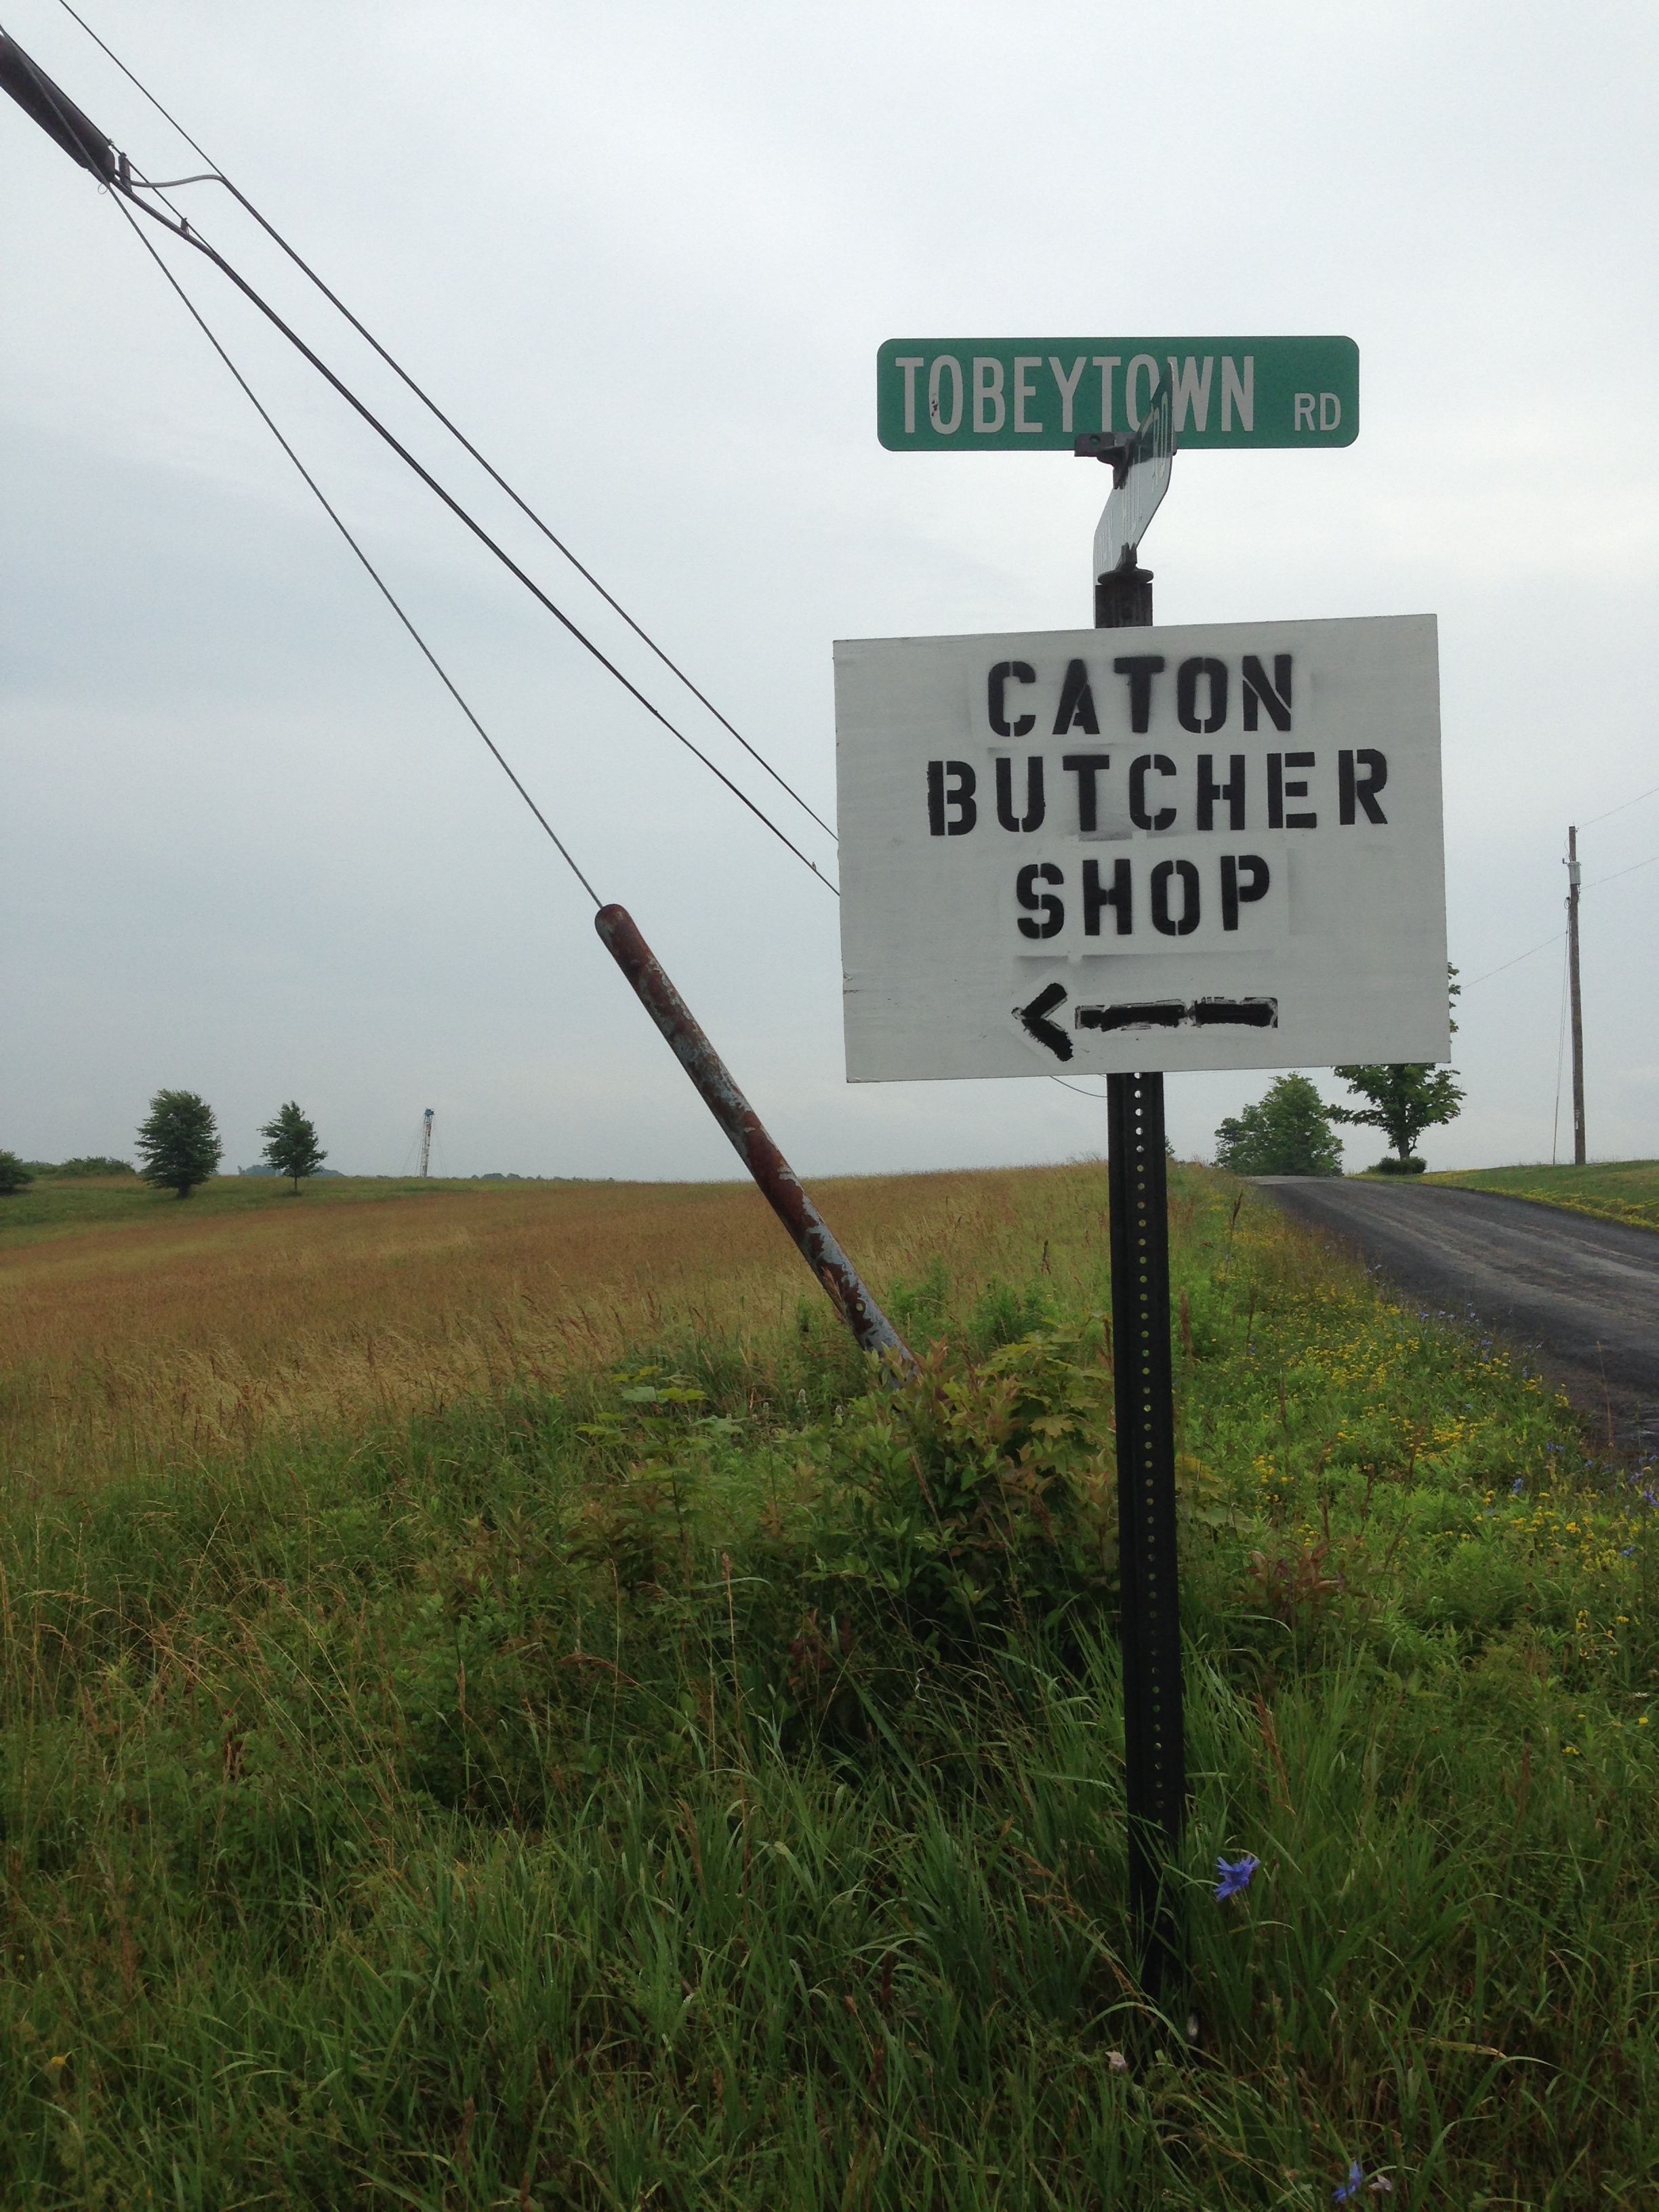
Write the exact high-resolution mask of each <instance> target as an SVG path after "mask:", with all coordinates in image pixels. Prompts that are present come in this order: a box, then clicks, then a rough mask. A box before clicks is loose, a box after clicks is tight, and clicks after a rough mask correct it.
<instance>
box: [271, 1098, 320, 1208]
mask: <svg viewBox="0 0 1659 2212" xmlns="http://www.w3.org/2000/svg"><path fill="white" fill-rule="evenodd" d="M259 1134H260V1135H261V1136H262V1137H263V1138H264V1140H265V1150H264V1158H265V1160H266V1162H267V1164H269V1165H270V1166H271V1167H273V1168H275V1169H276V1172H277V1174H278V1175H285V1176H293V1178H294V1188H295V1192H296V1193H297V1192H298V1190H299V1188H300V1178H301V1176H308V1175H315V1174H316V1172H317V1170H318V1169H319V1167H321V1165H322V1164H323V1162H324V1161H325V1159H326V1158H328V1154H327V1153H326V1152H325V1151H324V1150H323V1148H322V1146H320V1145H319V1143H318V1142H317V1131H316V1127H315V1126H314V1124H313V1123H312V1122H310V1121H307V1119H306V1117H305V1115H303V1114H302V1113H301V1111H300V1109H299V1107H298V1106H297V1105H296V1104H295V1102H294V1101H293V1099H291V1098H290V1099H289V1103H288V1104H287V1105H286V1106H284V1107H283V1110H282V1111H281V1113H280V1114H278V1115H277V1116H276V1120H275V1121H267V1122H266V1123H265V1126H264V1128H263V1129H261V1130H260V1132H259Z"/></svg>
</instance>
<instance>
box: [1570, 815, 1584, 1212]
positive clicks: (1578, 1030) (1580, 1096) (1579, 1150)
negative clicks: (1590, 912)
mask: <svg viewBox="0 0 1659 2212" xmlns="http://www.w3.org/2000/svg"><path fill="white" fill-rule="evenodd" d="M1567 989H1568V992H1569V994H1571V1001H1572V1162H1573V1165H1574V1166H1575V1167H1580V1168H1582V1167H1583V1164H1584V1008H1583V1000H1582V999H1581V997H1580V995H1579V990H1578V831H1577V828H1572V829H1569V830H1568V831H1567Z"/></svg>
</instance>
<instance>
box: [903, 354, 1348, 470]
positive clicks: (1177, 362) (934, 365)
mask: <svg viewBox="0 0 1659 2212" xmlns="http://www.w3.org/2000/svg"><path fill="white" fill-rule="evenodd" d="M1166 387H1167V389H1168V391H1169V394H1170V418H1171V428H1172V429H1173V431H1174V434H1175V437H1176V443H1177V444H1178V445H1179V446H1180V447H1181V448H1182V451H1183V452H1187V451H1191V450H1192V449H1193V448H1194V447H1200V446H1351V445H1352V443H1353V441H1354V440H1355V438H1357V437H1358V435H1359V349H1358V346H1357V345H1356V344H1355V343H1354V342H1353V340H1352V338H1335V337H1324V338H889V339H888V340H887V341H886V343H884V345H882V346H881V347H880V348H879V349H878V351H877V354H876V433H877V435H878V437H879V438H880V440H881V442H882V444H883V445H884V446H885V447H887V449H888V450H889V452H890V453H1070V452H1072V451H1073V448H1074V447H1075V444H1076V441H1077V440H1078V439H1079V438H1081V437H1085V436H1087V435H1090V434H1091V433H1098V432H1101V431H1118V432H1121V431H1124V430H1137V429H1139V427H1140V424H1141V422H1142V420H1143V418H1144V417H1145V416H1146V411H1147V409H1148V408H1149V407H1150V405H1151V404H1152V400H1153V398H1155V397H1156V395H1157V394H1158V392H1162V391H1164V389H1165V388H1166Z"/></svg>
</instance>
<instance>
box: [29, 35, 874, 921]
mask: <svg viewBox="0 0 1659 2212" xmlns="http://www.w3.org/2000/svg"><path fill="white" fill-rule="evenodd" d="M0 82H3V83H4V86H5V89H6V90H7V91H8V92H9V93H10V94H12V96H13V97H14V99H15V100H17V101H18V103H19V105H20V106H23V107H24V108H25V109H26V110H27V112H29V113H30V114H32V115H33V118H34V119H35V120H36V121H37V122H38V123H40V125H41V127H42V128H43V129H44V130H46V132H47V133H48V135H49V136H51V137H53V138H54V139H56V140H57V142H58V144H59V145H60V146H62V147H63V149H64V151H65V152H66V153H68V154H69V155H70V158H71V159H72V160H74V161H77V162H79V163H80V165H81V166H82V167H83V168H88V169H90V170H92V171H93V173H94V174H95V175H97V176H99V177H100V178H101V179H102V180H103V181H104V182H105V183H106V185H109V186H110V187H111V189H112V192H115V193H119V194H120V195H122V196H123V197H125V202H126V205H127V206H128V207H129V208H134V209H137V211H138V213H139V214H141V215H143V216H148V217H149V220H150V221H151V222H154V223H155V224H156V225H158V226H159V227H160V228H161V229H163V230H165V231H167V233H168V234H169V235H171V236H173V237H175V238H179V239H182V240H184V241H185V244H186V245H188V246H193V247H195V249H196V250H197V252H199V253H200V254H201V255H202V256H203V257H204V259H206V260H208V261H210V262H211V263H212V264H213V265H214V266H215V268H216V269H218V270H220V271H221V273H222V275H224V276H227V277H228V278H229V280H230V282H231V283H233V284H234V286H235V287H236V289H237V290H238V291H240V293H241V294H242V295H244V297H245V298H246V299H247V300H248V301H251V302H252V305H253V306H254V307H258V310H259V312H260V313H261V314H263V315H264V317H265V319H266V320H267V321H268V322H270V324H271V325H273V327H274V328H276V330H277V331H280V332H281V333H282V335H283V337H285V338H287V340H288V341H289V344H290V345H292V346H293V347H294V348H295V350H296V351H297V352H298V353H299V354H301V356H303V358H304V359H305V360H306V361H307V362H310V364H311V366H312V367H313V368H314V369H316V371H317V373H318V374H319V375H320V376H321V377H322V378H323V379H324V380H325V382H327V383H328V384H330V385H331V386H333V388H334V390H335V391H337V392H338V393H339V394H340V396H341V398H343V399H344V400H345V402H346V403H347V404H348V405H349V407H351V408H352V409H353V410H354V411H355V412H356V414H358V415H359V416H362V420H363V421H364V422H367V423H368V426H369V427H370V428H371V429H373V430H374V432H375V434H376V435H378V436H379V437H380V438H381V439H382V440H383V441H385V443H386V445H388V446H389V447H391V448H392V451H393V452H394V453H396V454H397V455H398V458H399V459H401V460H402V461H403V462H404V464H405V465H406V466H407V467H409V468H410V470H412V471H413V472H414V473H415V474H416V476H418V477H420V479H421V481H422V483H424V484H425V485H426V486H427V487H428V489H429V490H431V491H432V492H434V493H435V495H436V496H437V497H438V498H439V499H440V500H441V501H442V502H443V503H444V505H445V506H446V507H448V508H449V510H450V512H451V513H453V514H454V515H455V517H456V518H457V520H459V521H460V522H462V523H464V524H465V526H466V528H467V529H469V530H470V531H471V532H472V534H473V536H474V537H475V538H477V539H478V540H479V542H480V544H483V545H484V546H485V547H487V548H488V550H489V551H490V552H491V553H493V554H494V555H495V558H496V559H497V560H498V561H499V562H501V565H502V567H503V568H506V569H507V571H508V573H509V574H512V575H513V576H514V577H516V578H517V580H519V582H520V583H521V584H522V585H523V586H524V587H525V589H526V591H527V592H529V593H530V594H531V596H532V599H535V600H536V601H537V602H538V605H541V606H543V607H544V608H545V609H546V611H548V613H549V614H550V615H552V616H553V617H554V618H555V620H556V621H557V622H559V623H562V626H563V627H564V629H566V630H567V631H568V633H569V634H570V635H571V636H572V637H574V639H575V640H576V641H577V643H578V644H579V645H580V646H581V647H583V649H584V651H586V652H587V653H590V654H592V658H593V659H595V660H597V661H598V662H599V665H600V666H601V667H602V668H604V669H605V671H607V673H608V674H610V675H611V676H613V677H615V678H616V680H617V683H618V684H621V685H622V687H623V690H625V691H626V692H627V693H628V694H629V696H630V697H631V698H633V699H635V700H636V701H637V702H639V704H640V705H641V707H643V708H645V711H646V712H647V714H649V715H650V716H651V718H652V720H653V721H655V722H657V723H659V724H660V726H662V727H663V728H664V729H665V730H666V731H667V732H668V734H669V735H670V736H671V738H674V739H675V741H676V743H678V744H681V745H684V748H685V750H687V751H688V752H689V753H690V754H691V755H692V757H694V758H695V759H696V760H698V761H701V762H702V765H703V766H704V767H705V768H706V769H708V772H709V774H710V775H713V776H714V777H715V778H717V780H718V781H720V783H722V784H724V785H725V787H726V789H727V790H728V791H729V792H730V793H732V797H733V798H734V799H737V800H738V801H739V803H740V804H741V805H744V806H745V807H747V809H748V810H749V811H750V813H751V814H752V815H753V816H754V817H755V818H756V820H757V821H758V822H760V823H763V825H764V827H765V828H766V829H769V831H770V832H771V834H772V835H773V836H775V838H776V839H777V840H778V842H779V843H780V844H781V845H783V846H785V847H786V848H787V849H788V850H789V851H790V852H791V853H792V854H793V855H794V857H795V858H796V860H799V862H800V863H801V865H802V866H803V867H805V868H807V869H809V870H810V871H811V873H812V875H813V876H814V877H815V878H816V879H817V881H818V882H819V883H821V884H823V887H824V889H825V890H828V891H829V892H830V893H831V895H832V896H836V897H839V896H840V893H839V891H838V890H836V886H835V884H832V883H831V882H830V881H829V878H827V877H826V876H825V875H824V874H823V872H822V871H821V870H820V869H819V867H818V866H817V862H816V861H814V860H811V859H809V858H808V856H807V855H806V854H805V853H804V852H802V850H801V848H800V847H799V845H797V844H796V842H794V840H793V837H791V836H788V835H787V833H786V832H785V831H784V830H783V829H781V828H780V827H779V825H778V824H777V823H775V821H773V819H772V817H770V815H769V814H768V813H767V812H766V811H765V809H764V808H763V807H761V806H758V805H756V803H755V801H754V800H753V799H751V798H750V796H749V794H748V793H747V792H746V791H744V789H743V788H742V787H741V786H740V785H738V784H736V783H734V782H733V781H732V778H731V777H730V776H729V775H726V772H725V770H724V769H721V768H720V767H718V766H717V765H716V764H715V763H714V762H713V761H712V760H710V759H709V757H708V754H707V753H705V752H704V751H703V750H702V748H701V747H700V746H699V745H696V744H694V743H693V742H692V740H691V739H690V738H689V737H687V736H686V734H685V732H684V731H683V730H681V729H679V728H678V726H676V725H675V724H674V723H673V722H671V721H670V720H669V719H668V717H667V715H666V714H664V713H663V711H662V709H661V708H659V707H658V706H657V705H656V704H655V703H654V702H653V701H652V700H651V699H649V698H648V697H647V696H646V694H645V693H644V692H643V691H642V690H641V689H640V687H639V686H638V684H635V683H634V682H632V681H631V679H630V678H628V677H627V676H625V675H624V674H623V671H622V670H621V669H620V668H618V667H617V664H616V663H615V662H614V661H613V660H612V659H611V658H610V656H609V655H608V654H607V653H604V652H603V651H602V650H601V649H600V647H599V646H598V645H596V644H595V643H594V641H593V640H592V638H590V637H589V636H588V635H586V632H585V631H584V630H583V629H581V628H580V626H579V625H578V624H577V623H575V622H574V621H573V620H572V618H571V617H569V616H568V614H566V612H565V611H564V610H563V608H562V607H561V606H559V605H557V603H556V601H555V600H554V599H551V598H550V596H549V594H548V593H547V592H544V590H543V589H542V587H541V586H540V585H539V584H538V583H537V581H536V580H535V579H534V577H533V576H532V575H530V574H528V573H527V572H526V570H525V569H524V568H521V567H520V564H519V563H518V562H516V561H515V560H514V559H513V556H512V555H511V554H510V553H508V552H507V550H506V548H505V547H504V546H502V545H501V544H498V542H497V541H496V540H495V538H493V537H492V536H491V535H490V533H489V531H487V530H486V529H485V528H484V526H483V524H482V523H481V522H479V521H478V520H477V518H476V517H475V516H473V515H472V514H471V513H469V512H468V511H467V509H466V508H465V507H463V506H462V504H461V502H460V501H459V500H458V499H457V498H456V497H455V496H454V495H453V493H452V492H450V491H448V490H447V489H446V488H445V486H444V485H442V484H441V483H439V481H438V479H437V478H436V477H435V476H434V475H433V474H432V472H431V471H430V470H429V469H428V468H426V467H425V466H423V465H422V463H421V462H420V461H418V460H417V459H416V458H415V456H414V454H413V453H410V450H409V448H408V447H406V446H405V445H404V444H403V442H402V441H401V440H400V439H398V437H397V436H395V435H394V434H393V433H392V431H391V430H390V429H389V428H387V427H386V424H385V423H384V422H381V421H380V417H379V416H377V415H376V414H375V413H374V410H373V409H372V408H370V407H369V406H368V404H366V403H365V402H364V401H363V400H362V399H360V398H358V397H357V395H356V392H353V391H352V390H351V388H350V386H349V385H347V384H346V383H345V382H344V380H343V379H342V378H340V377H338V376H337V375H336V374H335V373H334V371H333V370H332V369H331V368H330V367H329V366H328V364H327V362H325V361H324V360H323V359H322V358H321V357H320V356H319V355H318V354H317V353H316V352H315V351H314V350H313V348H312V347H310V346H309V345H307V343H306V341H305V340H304V339H303V338H302V337H301V336H300V334H299V333H298V331H295V330H294V329H293V328H292V327H291V325H289V324H288V323H286V322H285V321H284V320H283V318H282V316H280V315H279V314H278V313H276V309H275V308H274V307H271V306H270V302H269V301H266V300H264V299H263V298H262V297H261V296H260V295H259V294H258V292H257V291H256V290H255V289H254V288H253V286H252V284H250V283H248V282H247V280H246V277H244V276H242V275H241V274H240V272H239V271H238V270H236V269H235V268H234V267H233V266H232V264H230V262H229V261H228V260H227V259H226V258H225V257H224V255H223V254H222V253H220V252H218V250H217V249H216V247H215V246H212V245H210V243H209V241H208V240H206V239H205V238H204V237H203V236H202V234H200V233H199V232H198V231H197V230H196V229H195V228H194V227H193V226H192V225H191V222H189V221H188V219H187V218H186V217H185V216H182V215H179V213H178V212H177V211H176V210H171V209H169V210H168V211H167V213H163V212H162V211H161V210H160V209H156V208H153V207H151V206H149V204H148V203H147V202H145V201H144V200H143V199H141V198H140V197H138V196H137V190H136V189H135V187H134V182H133V178H132V173H131V165H130V163H129V161H128V159H127V157H126V155H125V154H121V153H119V152H118V150H117V149H116V148H115V147H114V146H113V145H112V143H111V142H110V140H109V139H108V138H107V137H106V136H105V134H104V133H103V132H102V131H100V130H99V129H98V127H97V125H95V124H94V123H93V122H92V121H91V120H90V118H88V117H87V116H86V115H84V114H83V113H82V111H81V110H80V109H79V108H78V107H76V105H75V103H74V102H73V101H72V100H70V98H69V97H68V95H67V94H65V93H64V91H63V90H62V89H61V88H60V87H58V85H56V84H54V83H53V82H52V79H51V78H50V77H48V76H46V73H45V71H44V70H41V69H40V68H39V67H38V65H37V64H34V63H33V62H32V61H31V60H30V59H29V58H28V57H27V55H26V54H25V53H24V52H23V51H22V49H21V47H20V46H17V45H16V43H15V40H11V39H10V38H9V37H7V36H6V34H5V33H4V32H3V31H0Z"/></svg>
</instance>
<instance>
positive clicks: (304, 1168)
mask: <svg viewBox="0 0 1659 2212" xmlns="http://www.w3.org/2000/svg"><path fill="white" fill-rule="evenodd" d="M259 1134H260V1135H261V1136H262V1137H263V1138H264V1140H265V1146H264V1159H265V1161H266V1163H267V1164H268V1165H269V1166H270V1167H271V1168H273V1169H274V1170H276V1173H277V1174H278V1175H284V1176H293V1178H294V1188H295V1192H296V1193H297V1192H298V1190H299V1188H300V1184H301V1180H302V1178H303V1177H305V1176H311V1175H315V1174H316V1172H317V1170H318V1169H319V1167H321V1165H322V1164H323V1162H324V1161H325V1159H326V1158H328V1154H327V1153H326V1152H325V1151H324V1150H323V1148H322V1146H320V1145H319V1143H318V1141H317V1130H316V1127H315V1125H314V1124H313V1122H311V1121H308V1120H307V1118H306V1116H305V1115H304V1114H302V1113H301V1110H300V1109H299V1107H298V1106H297V1105H296V1104H295V1102H294V1101H293V1100H292V1099H290V1100H289V1103H288V1104H287V1105H286V1106H284V1107H283V1108H281V1109H279V1111H278V1113H277V1115H276V1119H275V1120H274V1121H267V1122H266V1123H265V1125H264V1128H263V1129H261V1130H260V1132H259ZM224 1151H225V1148H224V1146H223V1144H222V1142H221V1140H220V1136H219V1124H218V1122H217V1121H216V1119H215V1116H214V1112H213V1109H212V1107H211V1106H210V1105H209V1104H208V1103H207V1100H206V1099H205V1098H203V1097H199V1096H198V1095H197V1092H195V1091H157V1092H156V1094H155V1097H153V1098H152V1099H151V1100H150V1102H149V1115H147V1116H146V1118H145V1120H144V1121H143V1123H142V1124H141V1126H140V1127H139V1131H138V1136H137V1153H138V1158H139V1168H138V1172H139V1174H140V1175H142V1176H143V1178H144V1181H145V1182H148V1183H152V1184H153V1185H154V1186H155V1188H156V1189H157V1190H176V1191H177V1192H178V1194H179V1197H180V1198H188V1197H189V1196H190V1194H191V1191H193V1190H195V1189H197V1188H198V1187H199V1186H200V1185H201V1184H203V1183H204V1182H207V1181H208V1179H209V1177H210V1176H213V1175H216V1173H217V1172H218V1167H219V1163H220V1161H221V1160H222V1158H224ZM131 1173H132V1167H131V1163H130V1162H129V1161H126V1160H116V1159H110V1158H105V1157H103V1156H102V1155H99V1156H95V1157H94V1156H88V1158H82V1159H76V1160H65V1161H64V1162H63V1164H61V1165H60V1166H58V1167H55V1168H48V1167H46V1164H44V1163H43V1162H40V1161H29V1160H21V1159H19V1158H18V1157H17V1155H16V1153H15V1152H4V1151H0V1197H9V1196H11V1195H12V1194H14V1193H15V1192H16V1191H20V1190H26V1189H27V1188H28V1186H29V1185H30V1184H31V1183H32V1182H33V1181H34V1180H35V1177H36V1176H37V1175H40V1174H50V1175H52V1176H64V1177H68V1176H101V1175H131Z"/></svg>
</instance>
